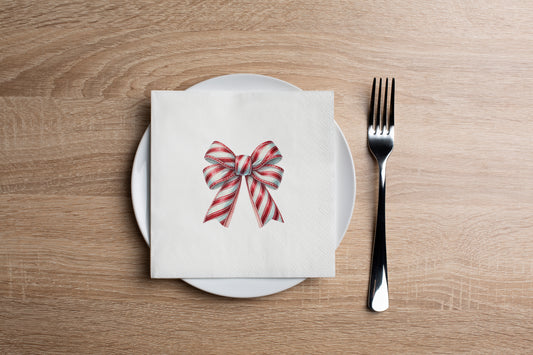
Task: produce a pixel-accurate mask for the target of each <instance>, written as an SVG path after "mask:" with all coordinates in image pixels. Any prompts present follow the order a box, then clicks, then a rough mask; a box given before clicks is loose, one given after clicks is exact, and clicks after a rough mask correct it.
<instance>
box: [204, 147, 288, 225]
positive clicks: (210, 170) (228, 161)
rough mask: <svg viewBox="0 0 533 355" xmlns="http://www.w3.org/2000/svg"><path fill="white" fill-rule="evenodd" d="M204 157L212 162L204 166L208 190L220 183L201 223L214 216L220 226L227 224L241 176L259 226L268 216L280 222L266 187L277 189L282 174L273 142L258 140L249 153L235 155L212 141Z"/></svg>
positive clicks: (231, 213)
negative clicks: (260, 141)
mask: <svg viewBox="0 0 533 355" xmlns="http://www.w3.org/2000/svg"><path fill="white" fill-rule="evenodd" d="M204 158H205V160H207V161H208V162H209V163H211V164H212V165H209V166H207V167H205V168H204V177H205V182H206V183H207V186H208V187H209V188H210V189H212V190H213V189H217V188H219V187H220V190H219V191H218V192H217V194H216V196H215V199H214V200H213V202H212V203H211V206H210V207H209V209H208V210H207V213H206V215H205V219H204V223H205V222H207V221H209V220H212V219H216V220H218V221H219V222H220V224H222V225H223V226H224V227H227V226H228V225H229V223H230V221H231V216H232V215H233V210H234V209H235V204H236V202H237V197H238V195H239V189H240V187H241V181H242V179H241V178H242V177H243V176H244V177H245V178H246V185H247V186H248V193H249V195H250V200H251V201H252V208H253V210H254V212H255V215H256V217H257V222H258V223H259V227H263V226H264V225H265V224H267V223H268V221H270V220H271V219H273V220H276V221H279V222H281V223H283V217H282V216H281V212H280V211H279V209H278V206H277V205H276V203H275V202H274V199H273V198H272V196H270V193H269V192H268V190H267V187H269V188H272V189H277V188H278V186H279V184H280V183H281V178H282V177H283V169H282V168H280V167H279V166H277V165H275V164H276V163H277V162H279V161H280V160H281V158H282V156H281V154H280V152H279V150H278V147H276V145H275V144H274V142H272V141H268V142H263V143H261V144H259V145H258V146H257V148H255V150H254V151H253V153H252V155H250V156H248V155H238V156H235V154H234V153H233V152H232V151H231V149H229V148H228V147H226V146H225V145H224V144H222V143H220V142H218V141H214V142H213V143H212V144H211V146H210V147H209V149H208V150H207V152H206V153H205V157H204Z"/></svg>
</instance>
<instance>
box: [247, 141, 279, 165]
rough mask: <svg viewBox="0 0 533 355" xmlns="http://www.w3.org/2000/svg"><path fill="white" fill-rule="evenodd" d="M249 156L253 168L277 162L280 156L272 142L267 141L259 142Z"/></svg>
mask: <svg viewBox="0 0 533 355" xmlns="http://www.w3.org/2000/svg"><path fill="white" fill-rule="evenodd" d="M251 158H252V167H253V168H254V170H255V169H259V168H260V167H262V166H263V165H266V164H276V163H278V162H279V161H280V160H281V158H282V156H281V153H280V152H279V149H278V147H276V145H275V144H274V142H272V141H267V142H263V143H261V144H259V145H258V146H257V148H255V150H254V152H253V153H252V155H251Z"/></svg>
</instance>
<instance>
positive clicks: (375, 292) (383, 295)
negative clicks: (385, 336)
mask: <svg viewBox="0 0 533 355" xmlns="http://www.w3.org/2000/svg"><path fill="white" fill-rule="evenodd" d="M386 163H387V162H386V160H385V161H384V162H382V163H380V164H379V200H378V213H377V217H376V230H375V231H376V234H375V236H374V247H373V250H372V268H371V271H370V284H369V286H368V307H369V308H370V309H371V310H373V311H375V312H383V311H385V310H386V309H387V308H389V287H388V286H389V285H388V275H387V247H386V243H385V167H386Z"/></svg>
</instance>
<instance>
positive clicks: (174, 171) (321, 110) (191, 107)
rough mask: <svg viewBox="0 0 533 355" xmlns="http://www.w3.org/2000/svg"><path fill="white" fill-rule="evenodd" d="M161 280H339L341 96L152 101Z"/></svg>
mask: <svg viewBox="0 0 533 355" xmlns="http://www.w3.org/2000/svg"><path fill="white" fill-rule="evenodd" d="M151 125H152V127H151V195H150V204H151V222H150V224H151V225H150V228H151V231H150V243H151V275H152V277H153V278H215V277H260V278H264V277H327V276H335V245H336V237H337V235H336V223H335V185H334V184H335V176H334V174H335V166H334V164H335V156H334V154H335V152H334V147H335V141H334V139H335V131H334V130H335V123H334V120H333V92H321V91H308V92H305V91H301V92H222V91H213V92H192V91H186V92H181V91H152V123H151Z"/></svg>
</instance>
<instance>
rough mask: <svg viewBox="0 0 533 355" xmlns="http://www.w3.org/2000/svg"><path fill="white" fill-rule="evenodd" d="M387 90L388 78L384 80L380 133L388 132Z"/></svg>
mask: <svg viewBox="0 0 533 355" xmlns="http://www.w3.org/2000/svg"><path fill="white" fill-rule="evenodd" d="M388 90H389V78H386V79H385V98H384V99H383V130H382V132H385V129H387V130H388V126H387V93H388ZM387 132H388V131H387Z"/></svg>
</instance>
